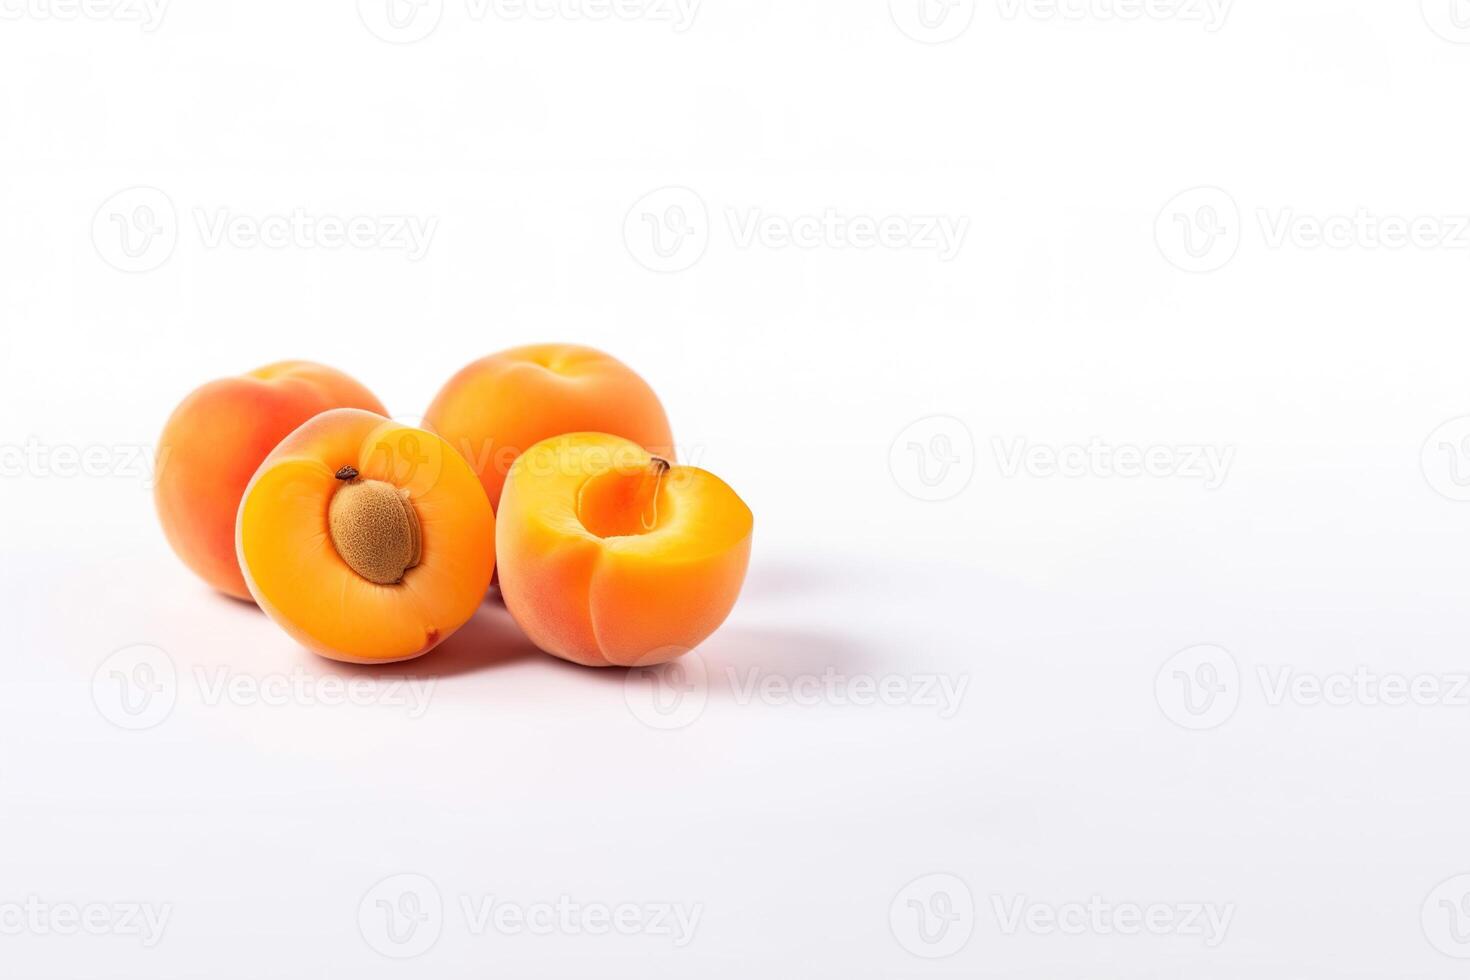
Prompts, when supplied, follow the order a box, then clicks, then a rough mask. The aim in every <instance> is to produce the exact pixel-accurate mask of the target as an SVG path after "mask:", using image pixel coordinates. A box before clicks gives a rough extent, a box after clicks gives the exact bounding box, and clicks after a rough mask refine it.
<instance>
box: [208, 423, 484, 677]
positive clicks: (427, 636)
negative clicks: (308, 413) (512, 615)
mask: <svg viewBox="0 0 1470 980" xmlns="http://www.w3.org/2000/svg"><path fill="white" fill-rule="evenodd" d="M494 540H495V515H494V512H493V511H492V510H491V509H490V501H489V500H487V499H486V498H485V491H484V489H483V488H482V487H481V486H480V482H479V480H478V478H477V477H476V476H475V473H474V471H473V470H471V469H470V467H469V464H468V463H466V462H465V461H464V460H463V459H462V458H461V457H460V455H459V454H458V453H456V452H455V451H454V450H453V448H451V447H450V446H449V444H448V443H446V442H445V441H444V440H443V439H441V438H439V437H438V436H436V435H434V434H433V433H430V432H425V431H423V430H422V429H415V428H411V427H409V426H406V425H401V424H399V423H397V422H391V421H389V420H388V419H385V418H383V417H382V416H381V415H375V414H373V413H372V412H363V411H357V410H354V409H339V410H336V411H329V412H324V413H322V414H321V415H318V416H316V417H315V418H313V419H311V420H310V421H309V422H307V423H306V424H305V425H303V426H301V427H300V428H299V429H297V430H296V431H295V432H293V433H291V434H290V435H289V436H287V437H286V438H285V439H284V440H283V441H282V442H281V444H280V445H279V446H277V447H276V448H275V449H274V450H272V452H271V454H270V455H269V456H267V457H266V459H265V462H263V463H262V464H261V466H260V469H259V470H258V471H256V474H255V477H254V478H253V479H252V480H251V481H250V486H249V487H248V488H246V490H245V497H244V500H242V501H241V503H240V513H239V519H238V522H237V525H236V531H235V541H236V548H237V551H238V553H239V559H240V567H241V569H242V570H243V571H244V573H245V581H246V584H247V585H248V586H249V588H250V593H251V595H253V596H254V597H255V601H256V602H257V603H259V605H260V608H261V609H263V610H265V612H266V613H267V614H268V615H269V616H270V617H271V618H272V619H273V620H275V621H276V622H277V623H279V624H280V625H281V626H282V627H284V628H285V630H286V631H287V632H289V633H290V634H291V635H292V636H293V637H295V638H296V640H297V641H298V642H300V643H301V644H302V645H303V646H305V647H307V648H308V649H310V650H313V651H315V652H316V653H319V654H321V655H322V656H324V657H330V658H332V659H334V660H346V661H350V662H354V663H387V662H390V661H394V660H408V659H410V658H412V657H417V656H419V655H421V654H424V653H427V652H429V650H431V649H433V648H434V646H435V645H436V644H438V643H439V642H441V641H442V640H444V639H445V638H446V637H448V636H449V635H450V634H451V633H453V632H454V631H455V630H457V629H459V627H461V626H463V625H464V624H465V622H466V621H468V620H469V618H470V617H471V616H472V615H474V612H475V609H476V608H477V607H478V606H479V605H480V601H481V599H482V598H483V597H484V595H485V590H486V589H487V588H488V587H489V585H490V576H491V574H492V573H493V572H494V570H495V553H494V544H493V543H494Z"/></svg>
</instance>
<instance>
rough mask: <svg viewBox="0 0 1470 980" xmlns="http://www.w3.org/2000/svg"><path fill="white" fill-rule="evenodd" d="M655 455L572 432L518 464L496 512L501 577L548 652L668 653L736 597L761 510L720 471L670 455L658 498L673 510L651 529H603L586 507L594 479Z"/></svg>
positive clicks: (524, 625)
mask: <svg viewBox="0 0 1470 980" xmlns="http://www.w3.org/2000/svg"><path fill="white" fill-rule="evenodd" d="M609 457H610V458H612V459H613V460H615V462H614V463H613V464H612V466H611V467H604V466H603V465H602V462H601V461H602V460H603V459H605V458H609ZM654 463H655V460H654V457H652V456H651V455H650V454H649V453H647V452H645V451H644V450H643V449H642V448H641V447H639V446H637V445H636V444H635V443H632V442H630V441H628V440H624V439H619V438H617V437H616V436H609V435H606V434H603V433H571V434H567V435H563V436H558V437H556V438H553V439H548V440H546V441H544V442H542V443H539V444H537V445H536V446H534V447H532V448H531V449H529V450H527V451H526V452H525V453H524V454H522V455H521V457H520V458H519V459H518V460H516V463H515V464H514V465H513V466H512V467H511V470H510V473H509V475H508V477H507V479H506V483H505V490H504V493H503V494H502V496H501V500H500V512H499V514H498V515H497V520H496V539H495V544H496V556H497V559H496V560H497V565H498V569H499V575H500V589H501V594H502V596H503V597H504V599H505V605H506V608H507V609H508V610H509V611H510V614H511V616H512V617H513V618H514V619H515V621H516V623H517V624H519V625H520V627H521V629H522V630H523V631H525V633H526V635H527V636H528V637H529V638H530V640H531V642H533V643H535V644H536V646H538V647H540V648H541V649H542V650H544V651H546V652H547V653H550V654H553V655H555V656H558V657H561V658H562V659H564V660H570V661H572V662H574V663H579V664H584V665H586V666H590V667H606V666H615V665H616V666H626V667H633V666H650V665H653V664H657V663H663V662H665V661H669V660H673V659H675V658H676V657H679V656H682V655H683V654H685V653H687V652H688V651H690V650H692V649H693V648H694V647H696V646H698V645H699V644H700V643H701V642H703V641H704V640H705V639H706V638H707V637H708V636H709V635H710V634H711V633H713V632H714V631H715V630H716V629H717V628H718V627H719V626H720V624H721V623H723V622H724V621H725V618H726V617H727V616H728V615H729V614H730V611H731V609H732V608H733V607H734V605H735V600H736V598H737V597H738V596H739V594H740V587H741V585H742V584H743V582H744V580H745V572H746V569H747V567H748V566H749V563H750V547H751V537H752V532H753V525H754V521H753V518H752V516H751V513H750V509H749V508H748V507H746V505H745V503H744V502H743V501H742V500H741V499H740V498H739V497H738V496H737V495H736V494H735V492H734V491H733V490H731V489H730V487H729V486H728V485H726V484H725V483H724V482H723V481H721V480H720V479H719V478H718V477H715V476H714V475H713V474H710V473H706V472H705V471H703V470H699V469H696V468H694V467H688V466H673V467H669V468H668V469H667V470H666V475H665V477H664V479H665V480H666V482H665V483H664V484H663V485H662V488H661V493H662V496H661V497H660V500H661V501H662V503H661V506H663V507H664V508H665V510H666V513H672V514H673V517H672V519H671V520H669V521H668V522H667V523H666V524H663V525H659V526H656V527H655V529H654V530H651V531H649V532H648V533H642V534H639V533H633V534H626V535H622V536H611V537H605V538H604V537H599V536H598V535H597V534H594V533H593V532H592V531H591V530H589V529H588V526H587V523H584V521H583V518H582V517H581V516H580V515H579V512H578V507H579V505H580V501H581V498H582V497H583V495H584V491H585V490H586V488H587V487H588V485H589V484H588V481H589V480H590V479H592V478H593V477H595V476H597V475H598V474H599V473H601V472H606V471H607V469H609V468H612V469H621V470H626V471H627V472H629V473H634V472H638V471H646V470H647V468H648V467H649V466H650V465H651V464H654ZM637 519H638V518H637V517H636V515H635V517H634V521H636V520H637Z"/></svg>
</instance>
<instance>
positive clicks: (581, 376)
mask: <svg viewBox="0 0 1470 980" xmlns="http://www.w3.org/2000/svg"><path fill="white" fill-rule="evenodd" d="M424 422H425V424H426V425H427V426H428V428H430V429H432V430H433V431H434V432H437V433H438V434H439V435H441V436H443V437H444V438H445V439H446V440H448V442H449V444H450V445H451V446H453V447H454V448H455V449H457V450H459V452H460V454H461V455H463V456H464V457H465V459H467V460H469V463H470V465H471V466H473V467H474V468H475V471H476V472H477V473H479V475H480V482H481V483H482V484H484V487H485V495H486V496H488V497H489V498H490V504H491V506H494V507H498V506H499V505H500V494H501V488H502V487H503V486H504V485H505V479H506V474H507V473H508V472H509V471H510V467H511V465H512V464H513V463H514V462H515V460H516V457H517V456H519V455H520V454H521V453H522V452H523V451H525V450H526V449H529V448H530V447H531V446H533V445H535V444H536V443H538V442H540V441H541V440H543V439H548V438H550V437H552V436H558V435H561V434H563V433H566V432H581V431H588V432H607V433H609V434H611V435H616V436H622V437H623V438H625V439H631V440H632V441H634V442H636V443H638V444H639V445H640V446H642V447H644V448H645V449H648V450H650V451H652V452H656V453H658V454H659V455H661V456H665V457H668V458H673V449H674V438H673V435H672V433H671V432H670V430H669V420H668V416H667V415H665V413H664V408H663V405H662V404H661V403H660V402H659V400H658V396H657V395H656V394H654V392H653V389H652V388H650V387H649V386H648V383H647V382H645V381H644V380H643V379H642V378H641V377H639V376H638V375H637V374H636V373H634V371H633V370H632V369H631V368H629V367H628V366H627V365H625V364H624V363H623V362H621V361H619V360H617V359H616V358H614V357H612V356H611V355H608V354H604V353H603V352H601V351H598V350H594V349H593V348H591V347H581V346H578V345H576V344H533V345H529V346H525V347H515V348H512V349H510V350H506V351H501V352H500V353H498V354H492V355H490V356H489V357H485V358H481V359H480V360H478V361H475V362H473V363H471V364H469V365H468V366H466V367H465V368H464V369H462V370H461V371H460V372H459V373H458V374H456V375H455V376H454V377H452V378H450V379H449V381H448V383H446V384H445V385H444V387H443V388H442V389H440V391H439V393H438V395H436V396H435V398H434V401H433V403H432V404H430V406H429V410H428V412H427V414H425V416H424Z"/></svg>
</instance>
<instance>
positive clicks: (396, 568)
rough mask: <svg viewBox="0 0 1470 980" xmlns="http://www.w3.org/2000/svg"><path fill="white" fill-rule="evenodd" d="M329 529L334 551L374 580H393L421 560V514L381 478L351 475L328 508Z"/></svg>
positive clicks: (387, 582)
mask: <svg viewBox="0 0 1470 980" xmlns="http://www.w3.org/2000/svg"><path fill="white" fill-rule="evenodd" d="M327 529H328V530H329V531H330V533H331V536H332V544H333V546H334V547H336V549H337V554H339V555H341V556H342V560H343V561H345V562H346V563H347V565H348V566H349V567H350V568H351V569H352V570H353V571H354V572H356V573H357V574H359V575H361V576H362V577H363V578H365V579H367V580H368V581H369V582H376V583H377V584H378V585H397V584H398V583H399V582H402V581H403V575H404V573H405V572H407V571H408V570H409V569H410V568H413V567H414V566H415V565H417V564H418V563H419V559H420V558H421V557H422V547H423V543H422V541H421V540H420V536H419V515H418V511H416V510H415V509H414V506H413V503H412V502H411V501H410V500H409V499H408V491H407V490H400V489H398V488H397V487H395V486H393V485H392V484H391V483H384V482H383V481H382V480H358V479H352V480H350V481H349V482H346V483H344V484H343V485H342V486H341V488H340V489H338V491H337V492H336V494H334V495H333V497H332V502H331V504H329V505H328V507H327Z"/></svg>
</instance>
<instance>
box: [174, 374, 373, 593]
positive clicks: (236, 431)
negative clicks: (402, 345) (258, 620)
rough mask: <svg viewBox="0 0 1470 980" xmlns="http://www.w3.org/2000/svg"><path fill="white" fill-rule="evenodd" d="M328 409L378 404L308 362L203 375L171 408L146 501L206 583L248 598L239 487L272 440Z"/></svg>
mask: <svg viewBox="0 0 1470 980" xmlns="http://www.w3.org/2000/svg"><path fill="white" fill-rule="evenodd" d="M332 408H360V409H364V410H367V411H370V412H376V413H378V414H380V415H381V414H385V413H386V410H385V409H384V408H383V404H382V402H380V401H378V399H377V397H376V396H374V395H373V393H372V392H370V391H368V390H367V389H366V388H364V387H363V386H362V385H360V384H358V383H357V382H356V381H354V380H353V379H352V378H350V377H348V376H347V375H345V374H343V373H342V372H341V371H337V370H334V369H333V368H329V367H327V366H325V365H322V364H313V363H311V362H309V361H280V362H277V363H275V364H268V365H266V366H265V367H262V368H258V369H256V370H254V371H251V372H249V373H248V374H243V375H239V376H238V377H233V378H221V379H220V380H217V381H211V382H209V383H208V384H206V385H203V386H202V387H200V388H197V389H195V390H194V391H193V392H191V393H190V394H189V395H188V397H186V398H185V399H184V400H183V402H181V403H180V404H179V406H178V408H176V409H174V412H173V414H172V415H171V416H170V417H169V420H168V422H167V424H166V425H165V426H164V428H163V435H162V436H161V437H160V439H159V443H158V454H157V456H156V457H155V458H156V460H157V463H156V467H157V468H156V472H155V474H154V484H153V501H154V505H155V507H156V509H157V511H158V519H159V522H160V523H161V524H162V525H163V533H164V536H165V537H166V538H167V539H168V543H169V545H170V546H172V547H173V549H174V551H175V553H177V554H178V556H179V557H180V558H181V559H183V562H184V564H185V565H187V566H189V568H190V569H191V570H193V572H194V573H195V574H196V575H198V576H199V577H200V578H202V579H203V580H204V581H205V582H207V583H208V584H209V585H211V586H212V587H214V588H215V589H218V590H219V591H220V592H223V593H225V594H226V595H229V596H234V597H235V598H237V599H244V600H246V601H249V600H250V591H249V589H248V588H247V587H246V585H245V578H244V576H243V575H242V574H241V572H240V564H239V562H238V560H237V559H236V555H235V515H236V512H237V511H238V510H239V509H240V498H241V497H242V496H243V495H244V493H245V486H246V484H248V483H249V482H250V478H251V477H252V476H253V475H254V474H255V471H256V469H257V467H259V466H260V463H261V461H262V460H264V459H265V458H266V456H267V455H268V454H269V453H270V451H271V450H272V449H274V448H275V447H276V444H277V443H279V442H280V441H281V440H282V439H284V438H285V437H286V436H287V435H289V434H290V433H291V431H292V430H294V429H295V428H296V427H297V426H299V425H301V424H302V423H303V422H305V421H306V420H307V419H309V418H311V417H312V416H313V415H316V414H318V413H319V412H324V411H326V410H328V409H332Z"/></svg>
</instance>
